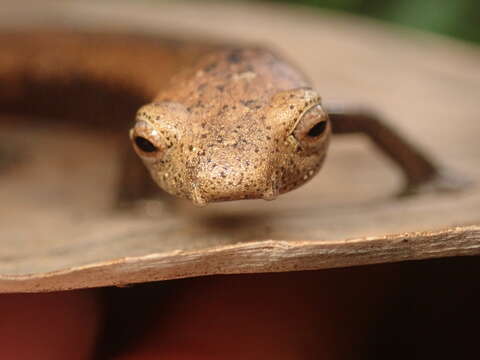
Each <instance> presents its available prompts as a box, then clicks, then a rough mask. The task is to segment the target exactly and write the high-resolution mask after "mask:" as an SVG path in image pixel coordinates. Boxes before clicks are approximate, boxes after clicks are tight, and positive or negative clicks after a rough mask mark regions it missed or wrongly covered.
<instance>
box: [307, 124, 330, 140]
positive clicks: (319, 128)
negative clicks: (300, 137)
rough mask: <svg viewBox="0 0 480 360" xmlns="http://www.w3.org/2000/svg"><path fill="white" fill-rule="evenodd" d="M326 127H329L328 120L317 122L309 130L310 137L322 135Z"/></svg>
mask: <svg viewBox="0 0 480 360" xmlns="http://www.w3.org/2000/svg"><path fill="white" fill-rule="evenodd" d="M326 128H327V122H326V121H320V122H319V123H316V124H315V125H313V127H312V128H311V129H310V130H308V133H307V135H308V136H310V137H317V136H319V135H321V134H322V133H323V132H324V131H325V129H326Z"/></svg>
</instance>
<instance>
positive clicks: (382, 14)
mask: <svg viewBox="0 0 480 360" xmlns="http://www.w3.org/2000/svg"><path fill="white" fill-rule="evenodd" d="M269 1H271V2H287V3H291V4H303V5H310V6H316V7H320V8H328V9H335V10H342V11H347V12H351V13H355V14H359V15H365V16H370V17H373V18H377V19H381V20H386V21H390V22H394V23H398V24H402V25H406V26H410V27H414V28H419V29H423V30H428V31H432V32H438V33H441V34H446V35H450V36H454V37H457V38H461V39H464V40H469V41H474V42H480V0H297V1H293V0H269Z"/></svg>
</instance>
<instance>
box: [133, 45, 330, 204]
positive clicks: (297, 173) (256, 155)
mask: <svg viewBox="0 0 480 360" xmlns="http://www.w3.org/2000/svg"><path fill="white" fill-rule="evenodd" d="M319 104H320V97H319V95H318V94H317V93H316V92H315V91H314V90H312V89H311V88H310V87H309V83H308V81H307V80H306V79H305V78H304V76H303V75H302V74H300V73H299V72H298V71H296V70H294V69H293V68H292V67H291V66H289V65H288V64H287V63H285V62H284V61H283V60H281V59H280V58H278V57H277V56H275V55H274V54H272V53H271V52H270V51H267V50H264V49H259V48H244V49H233V50H231V49H227V50H223V49H222V50H219V51H216V52H214V53H212V54H210V55H207V56H205V57H203V58H202V59H201V60H200V61H199V62H198V63H197V64H196V65H195V66H194V67H192V68H191V69H189V70H188V71H186V72H184V73H182V74H180V75H179V76H177V77H176V78H175V79H174V81H173V83H172V86H171V87H169V88H168V89H166V90H165V91H163V92H161V93H160V94H159V95H158V96H157V97H156V98H155V100H154V102H153V103H151V104H149V105H146V106H144V107H142V108H141V109H140V111H139V112H138V116H137V122H136V125H135V127H134V128H133V130H132V132H131V137H132V138H135V137H136V136H141V137H144V138H146V139H149V140H150V141H151V142H152V143H153V144H154V145H155V146H156V147H157V149H158V150H157V151H154V152H151V153H148V152H144V151H142V150H141V149H139V148H138V146H136V147H135V149H136V150H137V152H138V154H139V155H140V157H141V158H142V159H143V161H144V162H145V164H146V165H147V167H148V168H149V170H150V172H151V174H152V177H153V178H154V179H155V181H156V182H157V183H158V184H159V185H160V186H161V187H162V188H163V189H165V190H166V191H168V192H169V193H171V194H174V195H176V196H179V197H182V198H188V199H191V200H192V201H193V202H194V203H195V204H197V205H203V204H206V203H208V202H211V201H222V200H237V199H251V198H263V199H266V200H271V199H275V198H276V196H277V195H278V194H281V193H284V192H287V191H289V190H292V189H294V188H296V187H298V186H300V185H301V184H303V183H305V182H306V181H307V180H309V179H310V178H311V177H312V176H313V175H314V174H316V173H317V172H318V170H319V169H320V167H321V165H322V163H323V160H324V158H325V154H326V150H327V146H328V141H329V134H330V127H329V125H328V118H327V115H326V113H325V112H323V110H322V109H321V107H320V105H319ZM308 112H314V113H315V114H316V116H315V118H314V119H313V121H312V119H310V118H309V117H308V116H305V114H306V113H308ZM305 121H309V122H310V124H307V127H306V129H305V131H308V130H309V129H310V128H311V127H312V126H313V125H315V124H316V123H318V122H325V123H327V125H326V128H325V129H324V131H323V133H322V134H320V135H319V136H317V137H315V138H313V137H312V138H308V136H306V135H305V134H298V136H295V135H294V131H295V129H296V128H299V127H301V126H304V122H305ZM307 138H308V139H307Z"/></svg>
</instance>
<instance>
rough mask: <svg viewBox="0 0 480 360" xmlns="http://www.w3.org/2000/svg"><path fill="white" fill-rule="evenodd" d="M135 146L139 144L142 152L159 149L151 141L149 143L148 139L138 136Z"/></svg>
mask: <svg viewBox="0 0 480 360" xmlns="http://www.w3.org/2000/svg"><path fill="white" fill-rule="evenodd" d="M135 144H137V146H138V148H139V149H140V150H142V151H145V152H154V151H157V147H156V146H155V145H153V144H152V143H151V142H150V141H148V140H147V139H145V138H143V137H141V136H137V137H136V138H135Z"/></svg>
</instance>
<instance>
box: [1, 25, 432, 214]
mask: <svg viewBox="0 0 480 360" xmlns="http://www.w3.org/2000/svg"><path fill="white" fill-rule="evenodd" d="M0 44H1V46H2V52H1V53H0V110H1V111H3V112H9V113H19V114H23V115H25V114H26V115H42V116H50V117H52V116H53V117H58V118H66V119H71V120H75V121H76V122H79V123H81V124H83V125H90V126H94V127H95V128H96V129H97V130H98V129H101V130H103V131H105V132H106V133H109V134H113V135H115V136H118V137H119V144H120V145H119V151H120V152H122V153H125V154H126V155H125V156H124V157H123V158H124V163H123V174H121V176H120V179H121V186H120V189H119V199H120V200H121V201H124V200H127V201H130V200H134V199H135V198H138V197H139V196H148V195H149V193H151V188H152V186H151V184H152V182H151V181H150V180H148V178H146V177H145V174H146V172H145V170H143V169H142V168H140V167H139V166H138V163H139V162H138V160H135V159H133V158H132V157H131V154H132V152H131V150H130V146H129V145H127V141H126V137H124V136H123V135H119V134H125V133H126V132H127V127H130V126H131V125H132V124H134V125H133V127H132V128H131V129H130V138H131V140H132V143H133V146H134V149H135V151H136V152H137V154H138V155H139V156H140V158H141V159H142V160H143V163H144V164H145V165H146V167H147V169H148V170H149V172H150V174H151V176H152V178H153V179H154V180H155V182H156V183H157V184H158V185H159V186H160V187H161V188H162V189H164V190H166V191H167V192H168V193H170V194H173V195H175V196H178V197H181V198H186V199H190V200H192V201H193V202H194V203H195V204H197V205H205V204H207V203H209V202H213V201H224V200H238V199H255V198H263V199H266V200H272V199H275V198H276V197H277V195H279V194H282V193H285V192H288V191H290V190H292V189H295V188H297V187H298V186H301V185H302V184H304V183H305V182H307V181H308V180H310V179H311V178H312V177H313V176H314V175H315V174H316V173H317V172H318V171H319V170H320V168H321V166H322V164H323V161H324V159H325V156H326V152H327V148H328V144H329V139H330V134H331V132H332V129H333V130H334V131H336V132H339V133H348V132H358V131H360V132H365V133H366V134H367V135H369V136H370V138H371V139H372V140H373V141H374V142H375V143H376V144H377V145H379V147H380V149H381V150H383V151H384V152H385V153H386V154H387V155H388V156H390V157H391V158H392V159H393V160H394V161H395V162H396V163H397V164H398V165H399V166H400V167H401V168H402V170H403V171H404V173H405V175H406V177H407V179H408V183H409V185H410V188H414V187H419V186H420V185H424V184H427V183H432V182H433V183H438V181H437V180H438V178H440V176H439V174H440V172H439V171H438V170H437V168H436V167H435V166H434V165H433V164H432V162H431V161H429V160H428V159H427V158H426V157H425V156H424V155H422V154H421V152H419V151H418V150H417V149H416V148H415V147H413V146H412V145H410V144H409V143H408V142H406V141H405V140H404V139H403V138H402V137H400V136H398V135H397V134H396V133H395V132H394V131H393V130H392V129H390V128H388V127H386V126H385V125H383V124H382V122H381V121H380V120H379V119H378V118H377V117H375V116H373V115H370V114H369V113H366V112H359V111H358V110H350V109H348V108H347V110H345V109H344V108H342V109H338V108H335V109H331V111H330V112H331V119H330V120H329V117H328V115H327V111H325V110H324V109H323V108H322V105H321V102H320V96H319V94H317V93H316V92H315V90H313V89H312V87H311V84H310V83H309V81H308V80H307V79H306V77H305V76H304V75H303V74H302V73H301V72H300V71H299V70H298V69H296V68H295V67H293V66H292V65H290V64H289V63H287V62H286V61H285V60H284V59H282V58H281V57H279V56H278V55H276V54H275V53H274V52H272V51H270V50H267V49H264V48H259V47H250V46H241V47H238V46H237V47H232V46H227V45H224V44H212V43H206V42H198V41H191V42H185V41H183V42H179V41H168V40H160V39H155V38H148V37H146V36H131V35H108V34H88V33H82V34H80V33H75V32H68V31H62V32H55V31H53V32H52V31H50V32H45V31H42V32H38V31H35V32H24V33H16V34H3V35H0ZM144 104H147V105H144ZM142 105H143V106H142ZM139 108H140V109H139ZM138 109H139V110H138ZM137 110H138V111H137ZM135 113H137V115H136V121H135V122H133V120H134V118H135ZM331 121H332V123H331ZM127 159H130V160H127Z"/></svg>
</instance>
